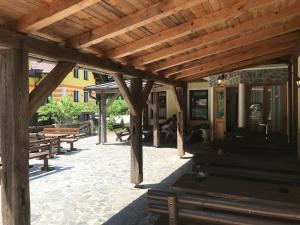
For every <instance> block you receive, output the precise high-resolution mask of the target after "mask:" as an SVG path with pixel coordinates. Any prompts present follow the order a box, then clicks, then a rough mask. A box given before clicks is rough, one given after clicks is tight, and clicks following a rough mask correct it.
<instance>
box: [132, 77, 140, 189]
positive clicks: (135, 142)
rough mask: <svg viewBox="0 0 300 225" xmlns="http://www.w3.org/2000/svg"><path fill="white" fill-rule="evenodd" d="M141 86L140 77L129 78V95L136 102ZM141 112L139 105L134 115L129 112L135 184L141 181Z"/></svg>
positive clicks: (133, 181)
mask: <svg viewBox="0 0 300 225" xmlns="http://www.w3.org/2000/svg"><path fill="white" fill-rule="evenodd" d="M142 88H143V87H142V79H132V80H131V85H130V95H131V96H132V98H133V101H134V102H136V103H138V102H141V100H142V96H141V93H142ZM142 112H143V111H142V108H141V107H139V108H138V109H137V111H136V114H135V115H133V114H132V113H131V114H130V137H131V151H130V152H131V183H133V184H135V186H138V185H139V184H140V183H141V182H142V181H143V144H142V120H143V119H142V118H143V113H142Z"/></svg>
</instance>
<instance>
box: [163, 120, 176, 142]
mask: <svg viewBox="0 0 300 225" xmlns="http://www.w3.org/2000/svg"><path fill="white" fill-rule="evenodd" d="M161 132H162V133H163V134H164V139H165V140H166V141H168V140H170V141H174V140H175V139H176V122H174V119H173V118H170V119H168V120H167V121H166V122H165V124H164V125H162V127H161Z"/></svg>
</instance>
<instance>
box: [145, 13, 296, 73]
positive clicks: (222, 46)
mask: <svg viewBox="0 0 300 225" xmlns="http://www.w3.org/2000/svg"><path fill="white" fill-rule="evenodd" d="M299 13H300V12H299ZM296 22H297V26H293V29H291V30H289V31H295V30H298V29H299V28H300V20H298V21H296ZM285 30H286V29H285V26H284V25H279V26H275V27H271V28H269V29H265V30H262V31H258V32H254V33H251V34H247V35H244V36H242V37H239V38H236V39H233V40H229V41H225V42H221V43H219V44H217V45H212V46H210V47H207V48H204V49H199V50H197V51H194V52H192V53H189V54H185V55H180V56H176V57H173V58H172V59H169V60H166V61H162V62H158V63H156V64H154V65H153V66H149V67H147V69H148V70H150V71H155V72H157V71H160V70H163V69H168V68H170V67H173V66H177V65H181V64H184V63H188V62H191V61H194V60H197V59H201V58H205V57H208V56H211V55H217V54H220V53H222V52H226V51H229V50H232V49H235V48H240V47H243V46H247V45H250V44H253V43H257V42H261V41H264V40H270V41H273V40H276V37H277V36H280V35H281V36H282V37H289V36H294V35H295V34H294V33H291V34H286V32H285ZM274 32H276V33H274ZM277 32H278V35H277ZM283 35H284V36H283Z"/></svg>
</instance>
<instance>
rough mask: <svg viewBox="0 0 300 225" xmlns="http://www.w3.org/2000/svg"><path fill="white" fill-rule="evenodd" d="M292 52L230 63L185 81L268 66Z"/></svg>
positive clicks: (286, 51) (290, 50)
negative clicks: (267, 64)
mask: <svg viewBox="0 0 300 225" xmlns="http://www.w3.org/2000/svg"><path fill="white" fill-rule="evenodd" d="M292 50H293V48H289V49H286V50H282V51H278V52H274V53H271V54H267V55H263V56H260V57H256V58H252V59H249V60H244V61H241V62H237V63H229V64H228V65H224V66H223V67H218V68H212V69H211V70H209V71H204V72H199V73H198V74H195V75H193V76H190V77H187V78H186V79H184V80H187V81H192V80H197V79H200V78H203V77H208V76H212V75H215V74H221V73H226V72H231V71H234V70H240V69H245V68H249V67H252V66H258V65H262V64H266V63H272V61H271V60H272V59H276V58H279V57H283V56H288V55H290V54H291V52H292Z"/></svg>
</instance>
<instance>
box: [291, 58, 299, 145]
mask: <svg viewBox="0 0 300 225" xmlns="http://www.w3.org/2000/svg"><path fill="white" fill-rule="evenodd" d="M292 63H293V73H292V80H293V81H292V82H293V83H292V84H293V85H292V90H293V94H292V102H293V103H292V106H293V111H292V120H293V123H292V124H293V127H292V137H293V138H292V139H293V142H294V143H296V142H297V139H298V86H297V80H298V58H296V57H295V58H293V59H292Z"/></svg>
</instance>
